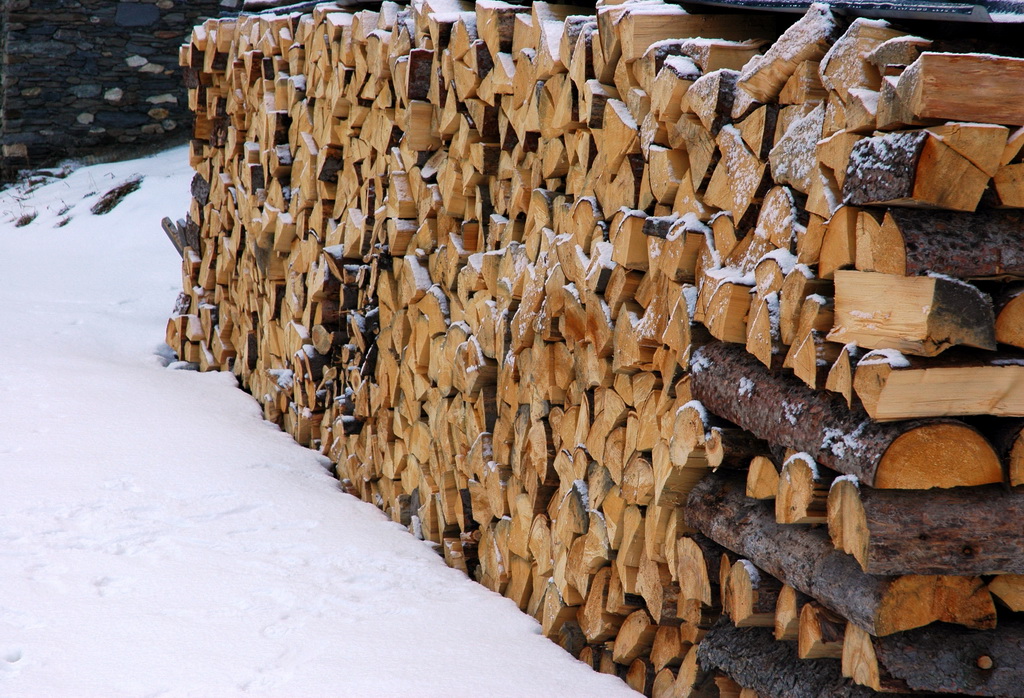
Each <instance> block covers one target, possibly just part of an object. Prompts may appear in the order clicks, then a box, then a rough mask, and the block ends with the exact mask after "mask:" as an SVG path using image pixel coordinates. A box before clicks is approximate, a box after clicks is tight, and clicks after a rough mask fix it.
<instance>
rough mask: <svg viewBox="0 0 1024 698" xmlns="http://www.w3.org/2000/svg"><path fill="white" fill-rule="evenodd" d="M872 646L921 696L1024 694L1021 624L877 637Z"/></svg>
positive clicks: (897, 676)
mask: <svg viewBox="0 0 1024 698" xmlns="http://www.w3.org/2000/svg"><path fill="white" fill-rule="evenodd" d="M872 644H873V645H874V650H875V656H876V657H877V658H878V663H879V665H880V668H881V669H884V670H885V671H886V672H887V673H888V674H889V675H890V676H891V677H893V678H895V679H902V680H903V681H905V682H906V685H907V686H908V687H909V688H912V689H914V690H917V691H937V692H942V693H959V694H962V695H970V696H1002V697H1005V698H1010V697H1012V696H1020V695H1021V694H1022V692H1024V623H1021V622H1019V621H1017V622H1011V623H1002V624H1000V626H999V627H998V628H996V629H994V630H984V631H967V632H955V631H954V630H953V629H951V628H948V627H941V626H935V627H932V628H919V629H917V630H911V631H910V632H906V633H900V634H898V635H891V636H889V637H884V638H872ZM986 667H988V668H986Z"/></svg>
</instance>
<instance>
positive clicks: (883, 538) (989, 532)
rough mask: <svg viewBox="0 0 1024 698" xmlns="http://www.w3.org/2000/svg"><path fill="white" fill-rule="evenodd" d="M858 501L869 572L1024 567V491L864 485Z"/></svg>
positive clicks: (998, 570)
mask: <svg viewBox="0 0 1024 698" xmlns="http://www.w3.org/2000/svg"><path fill="white" fill-rule="evenodd" d="M860 501H861V505H862V506H863V507H864V516H865V520H866V522H867V529H868V540H867V556H866V559H865V562H866V566H865V571H866V572H869V573H870V574H996V573H1013V574H1022V573H1024V537H1022V536H1021V535H1020V530H1021V522H1022V521H1024V492H1020V491H1006V489H1005V488H1003V487H1002V486H999V485H994V486H988V487H969V488H957V489H951V490H925V491H921V492H909V491H901V492H897V491H895V490H869V489H866V488H865V489H862V490H861V492H860Z"/></svg>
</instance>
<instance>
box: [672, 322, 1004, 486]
mask: <svg viewBox="0 0 1024 698" xmlns="http://www.w3.org/2000/svg"><path fill="white" fill-rule="evenodd" d="M691 365H692V373H691V380H690V390H691V392H692V393H693V397H694V398H695V399H697V400H700V401H701V402H702V403H703V404H704V406H705V407H706V408H707V409H708V410H710V411H711V412H714V413H715V414H717V415H719V416H720V417H723V418H725V419H728V420H730V421H732V422H734V423H736V424H738V425H739V426H741V427H743V428H744V429H746V430H748V431H750V432H752V433H753V434H754V435H755V436H757V437H759V438H762V439H765V440H767V441H768V442H770V443H772V444H778V445H782V446H785V447H787V448H792V449H794V450H796V451H804V452H806V453H808V454H810V455H811V457H813V458H814V459H815V460H816V461H817V462H819V463H821V464H822V465H825V466H828V467H829V468H832V469H833V470H837V471H839V472H841V473H846V474H848V475H855V476H856V477H857V478H858V479H859V480H860V481H861V482H863V483H865V484H867V485H870V486H893V485H895V486H896V487H899V488H913V489H928V488H929V487H932V486H935V485H939V486H945V487H953V486H957V485H974V484H987V483H990V482H993V480H992V479H991V478H990V477H989V475H990V474H989V473H986V474H985V475H986V476H985V477H984V478H981V481H980V482H979V481H978V479H979V478H978V473H977V472H975V464H976V463H981V462H986V463H990V462H992V461H995V462H998V459H997V458H996V456H995V453H994V452H992V448H991V446H990V445H989V444H988V442H987V441H985V440H984V438H983V437H982V436H981V435H980V434H979V433H978V432H977V431H976V430H974V429H972V428H971V427H969V426H967V425H965V424H963V423H962V422H958V421H956V420H952V419H933V420H927V421H925V420H918V421H912V422H899V423H889V424H878V423H875V422H873V421H871V419H870V418H869V417H868V416H867V414H865V413H864V412H863V411H862V410H859V409H858V410H850V409H849V408H848V407H847V406H846V402H845V401H844V400H843V399H842V398H841V397H840V396H838V395H834V394H830V393H825V392H822V391H816V390H812V389H811V388H808V387H807V386H806V385H804V384H803V383H802V382H800V381H799V380H797V379H796V378H793V377H792V376H788V375H785V374H782V373H773V372H770V371H769V370H768V369H766V368H765V367H764V365H762V364H761V363H760V362H759V361H758V360H757V359H756V358H755V357H754V356H752V355H750V354H748V353H747V352H746V351H744V349H743V347H742V346H739V345H736V344H728V343H723V342H716V343H712V344H707V345H704V346H703V347H700V348H698V349H697V350H696V351H695V352H694V354H693V360H692V362H691ZM780 412H781V414H780ZM915 435H919V436H922V437H923V436H925V435H930V437H929V438H928V439H922V441H926V442H927V443H922V444H914V446H913V447H911V448H898V449H895V450H893V451H892V452H890V447H891V446H893V445H894V444H895V443H896V442H897V441H899V440H900V439H901V437H904V438H903V441H904V443H903V445H904V446H909V445H910V444H909V443H907V442H908V441H912V440H914V438H915ZM908 437H909V438H908ZM967 443H970V444H971V447H972V449H973V450H972V452H971V453H970V456H969V457H970V459H972V460H968V459H967V457H966V453H967V452H966V451H965V450H964V449H965V444H967ZM929 446H930V448H929ZM911 458H912V459H914V461H915V463H914V464H913V466H914V470H913V472H916V473H918V475H917V477H916V481H913V480H910V479H909V477H910V476H909V472H911V470H910V469H909V468H907V466H908V465H911V463H909V462H908V461H907V459H911ZM965 461H967V462H965ZM917 467H920V470H919V471H918V470H917ZM890 471H891V472H892V473H894V475H893V476H892V477H890V476H889V472H890ZM901 471H902V472H901ZM896 473H899V474H896ZM1000 479H1001V478H1000ZM893 480H895V482H894V481H893Z"/></svg>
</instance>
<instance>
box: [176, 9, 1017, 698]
mask: <svg viewBox="0 0 1024 698" xmlns="http://www.w3.org/2000/svg"><path fill="white" fill-rule="evenodd" d="M931 49H935V50H931ZM180 57H181V63H182V65H183V66H184V68H185V74H186V79H187V81H188V85H189V88H190V89H189V100H190V106H191V107H192V108H193V109H194V110H195V112H196V124H195V130H194V140H193V142H192V147H191V162H192V165H193V166H194V167H195V168H196V171H197V174H196V177H195V180H194V182H193V191H192V193H193V204H192V207H191V209H190V211H189V215H188V219H187V221H188V222H187V224H186V226H185V234H184V238H185V243H186V244H187V247H185V249H184V255H183V267H182V275H183V287H184V291H183V294H182V296H181V298H180V299H179V303H178V308H177V312H176V314H175V316H174V317H172V318H171V320H170V321H169V323H168V333H167V339H168V343H169V344H170V345H171V346H172V347H173V348H174V349H175V350H176V351H178V353H179V356H180V357H181V358H182V359H183V360H185V361H190V362H193V363H196V364H198V365H199V367H200V368H201V369H202V370H231V371H233V372H234V373H235V374H236V375H237V376H238V377H239V380H240V382H241V384H242V385H243V386H244V387H245V388H246V389H248V390H249V391H250V392H251V393H252V394H253V395H254V396H255V397H256V398H257V400H258V401H259V402H260V403H261V405H262V406H263V410H264V415H265V416H266V417H267V419H270V420H272V421H275V422H277V423H279V424H280V425H281V426H282V427H283V428H284V429H285V430H286V431H288V432H289V433H290V434H292V435H293V436H294V437H295V438H296V439H297V440H298V441H299V442H300V443H303V444H305V445H308V446H310V447H312V448H315V449H318V450H319V451H320V452H322V453H323V454H324V455H325V456H327V457H329V458H330V459H331V460H332V461H333V462H334V463H335V464H336V469H337V474H338V476H339V479H340V480H341V481H342V483H343V484H344V486H345V487H346V489H348V490H349V491H350V492H352V493H353V494H355V495H357V496H359V497H361V498H363V499H365V500H367V501H370V502H372V503H374V504H376V505H377V506H379V507H380V508H381V509H382V510H383V511H384V512H385V513H387V515H388V516H390V517H391V518H392V519H393V520H394V521H397V522H400V523H402V524H403V525H405V526H408V527H409V529H410V531H412V532H413V533H414V534H415V535H417V536H418V537H420V538H422V539H424V540H428V541H431V542H432V543H434V544H435V545H436V547H437V550H438V552H439V553H440V554H442V555H443V556H444V558H445V560H446V561H447V562H448V564H450V565H451V566H453V567H456V568H459V569H461V570H463V571H464V572H466V573H467V574H470V575H472V576H473V577H474V578H475V579H477V580H478V581H479V582H481V583H482V584H484V585H486V586H487V587H488V588H490V589H492V590H494V591H496V592H498V593H501V594H504V595H505V596H507V597H509V598H510V599H512V600H513V601H514V602H515V603H516V604H518V605H519V607H520V608H521V609H522V610H524V611H525V612H527V613H530V614H532V615H533V616H535V617H536V618H537V619H538V621H539V622H540V625H541V628H542V632H543V633H544V634H545V635H546V636H547V637H549V638H551V639H552V640H555V641H557V642H559V643H560V644H561V645H562V646H563V647H565V648H566V649H567V650H569V651H571V652H573V653H574V654H575V655H576V656H578V657H579V658H580V659H582V660H583V661H585V662H587V663H589V664H590V665H591V666H593V667H594V668H595V669H597V670H599V671H605V672H609V673H615V674H617V675H619V676H621V677H622V678H623V679H624V680H626V681H627V682H628V683H629V685H631V686H633V687H634V688H635V689H637V690H638V691H640V692H643V693H645V694H647V695H658V696H670V695H673V696H674V695H679V696H687V695H714V694H727V695H747V696H750V695H762V696H772V695H808V696H811V695H860V694H861V693H864V694H867V693H870V692H871V689H873V690H886V691H901V692H914V691H940V692H957V691H961V692H969V693H972V694H974V695H1003V693H1000V691H1003V690H1004V689H1005V687H1006V686H1009V685H1011V684H1012V682H1013V681H1016V680H1019V679H1020V678H1022V677H1021V676H1020V666H1022V664H1021V662H1020V661H1018V660H1019V659H1020V657H1019V655H1020V653H1021V650H1020V644H1019V642H1018V641H1017V637H1018V635H1019V632H1018V627H1017V626H1018V625H1019V623H1020V621H1019V620H1017V619H1015V618H1014V617H1013V614H1014V613H1018V612H1020V611H1021V610H1022V608H1024V602H1022V598H1024V583H1022V582H1021V579H1024V576H1022V575H1024V557H1022V555H1024V550H1022V549H1021V546H1020V544H1019V541H1017V540H1016V539H1017V538H1018V537H1019V536H1017V535H1016V533H1017V530H1018V529H1019V525H1018V526H1017V527H1016V528H1014V526H1013V524H1014V523H1017V524H1019V522H1020V517H1021V512H1022V509H1021V507H1022V505H1021V504H1020V500H1021V498H1022V495H1021V493H1020V492H1018V491H1017V490H1014V489H1012V487H1015V486H1018V485H1022V484H1024V438H1022V436H1021V425H1022V422H1021V421H1020V420H1017V419H1014V418H1016V417H1024V401H1022V400H1021V398H1020V395H1019V392H1020V391H1015V390H1014V385H1015V381H1017V380H1018V379H1017V375H1018V374H1019V372H1020V370H1021V369H1020V366H1021V365H1022V363H1021V359H1020V358H1018V356H1019V355H1018V354H1015V353H1013V352H1014V349H1013V347H1015V346H1016V347H1021V346H1024V344H1022V343H1021V339H1020V336H1021V334H1022V330H1021V327H1022V324H1021V322H1020V318H1019V314H1020V313H1021V308H1024V305H1022V304H1020V303H1018V302H1017V299H1018V298H1019V297H1021V295H1022V294H1020V287H1019V285H1017V284H1015V283H1014V280H1015V279H1018V278H1020V276H1021V274H1022V273H1024V257H1021V255H1020V251H1019V241H1020V240H1021V238H1022V236H1024V230H1022V225H1021V224H1022V220H1021V218H1020V213H1019V211H1017V210H1015V207H1018V206H1024V197H1022V196H1020V192H1019V191H1018V189H1019V186H1018V185H1019V181H1020V177H1019V170H1020V169H1021V167H1022V165H1021V160H1022V159H1024V157H1022V156H1024V153H1022V149H1021V146H1022V145H1024V135H1022V134H1024V131H1022V130H1021V129H1020V128H1019V127H1020V126H1021V125H1024V107H1022V102H1024V100H1022V99H1021V97H1020V94H1019V93H1017V92H1014V91H1013V90H1010V89H1008V88H1007V87H1006V86H1005V85H1003V83H1002V82H1001V81H1000V80H998V79H996V78H995V77H994V76H996V75H1003V74H1007V73H1009V74H1016V73H1014V72H1013V71H1018V70H1020V68H1019V65H1020V64H1024V61H1020V60H1018V59H1012V58H1003V57H999V56H994V55H988V54H986V55H982V54H969V53H953V52H951V51H944V50H942V46H939V45H932V43H931V42H929V41H928V40H926V39H923V38H918V37H914V36H910V35H907V34H906V33H904V32H902V31H899V30H898V29H896V28H894V27H892V26H889V25H888V24H886V23H884V22H878V21H865V20H855V21H852V22H847V21H844V20H841V19H839V18H838V17H835V16H833V15H832V14H831V13H830V12H829V10H828V9H827V8H826V7H824V6H821V5H814V6H812V7H811V9H810V10H808V12H807V14H806V15H804V16H803V17H802V18H799V19H797V20H796V21H795V22H792V24H791V26H789V27H788V28H787V27H786V25H785V23H782V24H780V20H778V19H776V18H774V17H761V16H752V15H735V14H708V15H692V14H688V13H687V12H685V11H684V10H682V9H681V8H680V7H679V6H676V5H670V4H662V3H660V2H649V3H646V2H645V3H627V4H621V5H611V4H609V5H603V6H601V7H598V8H596V10H595V9H588V8H583V7H577V6H562V5H551V4H547V3H542V2H537V3H533V4H532V5H529V6H526V5H515V4H508V3H505V2H501V1H500V0H480V1H479V2H476V3H464V2H460V1H459V0H416V1H414V2H413V3H412V4H411V5H410V6H409V7H403V6H399V5H397V4H395V3H391V2H384V3H381V4H379V6H375V9H372V10H371V9H363V10H359V11H353V10H349V9H344V8H342V7H339V6H336V5H334V4H331V3H325V4H322V5H319V6H317V7H316V8H315V9H314V10H313V11H312V12H311V13H308V14H299V13H297V12H296V13H280V14H264V15H242V16H240V17H237V18H232V19H221V20H211V21H209V22H207V23H206V24H204V25H202V26H200V27H196V29H195V30H194V31H193V34H192V36H191V38H190V41H189V42H188V43H186V44H185V46H183V47H182V51H181V56H180ZM963 76H971V79H970V80H966V79H965V78H964V77H963ZM971 82H972V83H974V85H975V87H971V85H970V84H968V83H971ZM972 90H973V91H972ZM993 94H996V96H993ZM954 119H955V120H956V121H952V120H954ZM954 178H955V182H953V179H954ZM951 182H953V183H951ZM993 299H994V300H993ZM951 381H955V382H956V384H957V385H958V386H961V385H962V386H963V387H962V388H960V387H958V388H956V389H955V390H953V391H950V390H946V389H944V388H945V387H946V386H948V385H949V384H950V382H951ZM980 415H989V416H990V417H988V418H986V419H981V418H979V416H980ZM1004 482H1009V484H1010V485H1011V489H1010V490H1009V491H1003V490H1002V489H1000V488H1001V487H1002V483H1004ZM936 511H941V512H942V514H941V515H937V514H936V513H935V512H936ZM964 522H969V525H964ZM922 540H926V541H929V545H927V546H924V547H923V546H922V545H921V544H920V541H922ZM994 599H997V600H998V601H999V604H1000V607H999V609H998V611H997V607H996V604H995V600H994ZM730 621H731V622H730ZM934 623H945V624H948V625H946V626H933V625H932V624H934ZM733 625H734V626H735V627H732V626H733ZM935 627H940V628H943V630H942V632H941V633H940V632H939V631H937V630H934V628H935ZM738 629H743V630H742V631H740V630H738ZM965 648H970V649H965ZM1014 648H1016V649H1014ZM979 652H980V653H983V656H982V655H979V656H978V657H974V654H978V653H979ZM968 655H971V661H975V663H976V666H974V667H973V668H968V669H969V670H968V669H964V667H963V666H962V664H963V662H964V661H966V660H965V658H966V657H967V656H968ZM983 657H987V662H985V661H982V659H983ZM744 658H745V659H744ZM741 660H742V661H741ZM930 661H936V662H943V663H944V664H943V666H944V667H945V668H944V671H943V673H942V675H941V677H936V676H930V675H927V672H922V671H920V669H921V667H922V666H923V665H926V664H927V663H928V662H930ZM1014 662H1016V664H1014ZM759 663H760V664H762V665H764V666H762V667H761V668H760V669H759V668H758V664H759ZM768 663H774V664H776V668H775V669H773V670H771V671H769V667H768ZM804 664H806V667H807V669H810V672H811V674H813V676H814V677H815V678H814V680H813V681H808V682H804V683H800V682H798V681H797V682H795V681H794V680H793V675H794V673H795V672H802V671H806V670H805V669H802V668H801V666H803V665H804ZM983 664H987V666H982V665H983ZM993 667H994V668H993ZM978 672H982V673H984V672H989V674H991V676H988V677H986V676H979V675H978ZM857 684H860V686H857ZM844 691H845V693H844Z"/></svg>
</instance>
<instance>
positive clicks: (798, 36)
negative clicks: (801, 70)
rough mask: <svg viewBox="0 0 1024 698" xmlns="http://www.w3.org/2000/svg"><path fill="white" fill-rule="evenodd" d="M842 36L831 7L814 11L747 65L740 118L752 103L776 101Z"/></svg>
mask: <svg viewBox="0 0 1024 698" xmlns="http://www.w3.org/2000/svg"><path fill="white" fill-rule="evenodd" d="M841 33H842V29H841V27H840V24H839V20H838V19H837V18H836V17H835V16H834V15H833V14H832V12H831V11H830V10H829V9H828V7H827V6H825V5H822V6H820V7H813V8H811V9H810V10H809V11H808V12H807V13H806V14H805V15H804V16H803V17H801V18H800V19H799V20H798V21H797V22H795V23H794V24H793V25H792V26H790V28H789V29H787V30H786V31H785V32H783V34H782V36H780V37H779V39H778V40H777V41H776V42H775V43H774V44H772V46H771V47H770V48H769V49H768V50H767V51H766V52H765V53H764V54H763V55H761V56H756V57H754V58H753V59H751V60H750V62H749V63H747V65H746V66H744V68H743V71H742V72H741V73H740V77H739V80H738V82H737V86H738V87H739V88H740V89H742V90H743V92H745V93H746V95H747V96H746V97H745V98H744V99H740V100H737V102H736V104H735V105H734V106H733V118H734V119H740V118H742V117H743V116H745V115H746V112H747V111H749V109H750V107H751V105H752V103H754V102H761V103H766V102H770V101H773V100H774V98H775V97H777V96H778V95H779V93H780V92H781V91H782V88H783V87H784V86H785V85H786V82H787V81H788V80H789V78H790V77H791V76H792V75H793V73H795V72H796V69H797V68H798V67H799V66H800V64H801V63H803V62H804V61H812V60H820V59H821V58H823V57H824V55H825V53H826V52H827V51H828V49H829V47H830V46H831V45H832V43H833V42H834V41H835V40H836V39H837V38H838V37H839V35H840V34H841Z"/></svg>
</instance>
